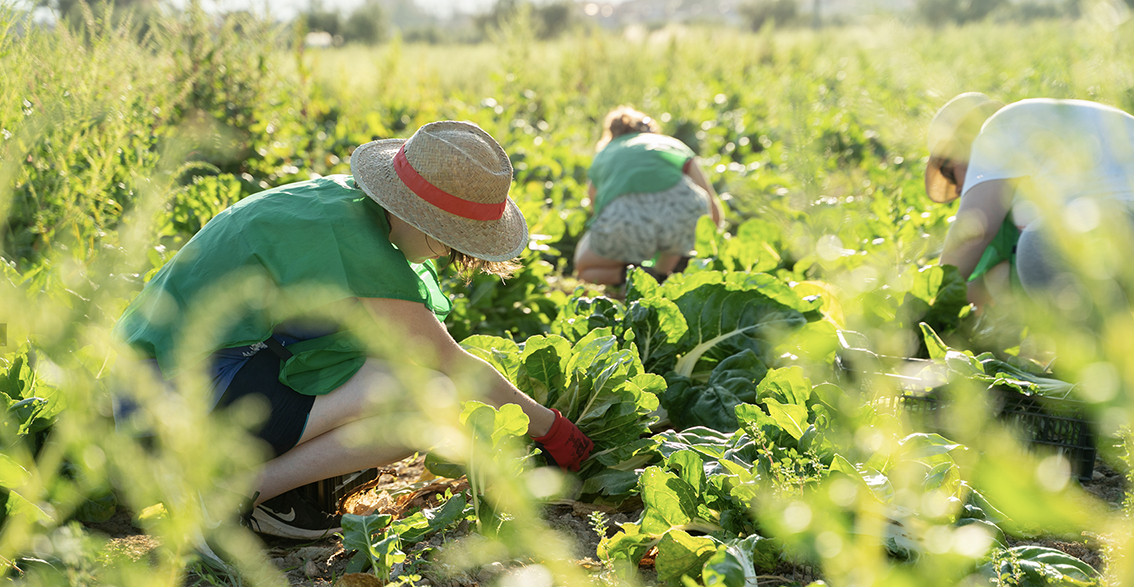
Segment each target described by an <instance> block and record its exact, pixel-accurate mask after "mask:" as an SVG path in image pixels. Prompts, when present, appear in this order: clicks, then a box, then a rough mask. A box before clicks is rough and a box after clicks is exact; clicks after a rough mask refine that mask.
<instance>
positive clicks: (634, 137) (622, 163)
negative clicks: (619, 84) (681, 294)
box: [575, 106, 724, 285]
mask: <svg viewBox="0 0 1134 587" xmlns="http://www.w3.org/2000/svg"><path fill="white" fill-rule="evenodd" d="M658 131H659V127H658V124H657V122H655V121H654V120H653V119H651V118H650V117H649V116H646V115H645V114H643V113H641V112H639V111H637V110H635V109H633V108H631V107H629V106H620V107H618V108H616V109H614V110H613V111H611V112H610V113H609V114H607V116H606V120H605V122H604V123H603V136H602V138H601V139H600V140H599V142H598V145H597V146H596V149H597V151H598V152H597V154H596V155H595V158H594V161H593V162H592V164H591V168H590V171H589V175H590V182H589V185H588V193H589V195H590V199H591V202H592V206H593V207H594V214H593V216H592V217H591V219H590V221H589V225H588V228H587V231H586V232H585V233H584V234H583V237H582V239H580V241H579V245H578V247H577V248H576V250H575V272H576V274H577V275H578V277H579V279H581V280H583V281H588V282H591V283H598V284H604V285H617V284H620V283H623V282H624V281H625V279H626V268H627V266H629V265H641V264H642V263H643V262H646V261H649V260H652V259H656V260H655V263H654V266H653V267H652V269H651V272H652V273H653V274H654V276H655V277H657V278H659V279H665V277H667V276H668V275H670V274H671V273H673V272H674V271H675V270H680V269H682V267H681V266H680V263H681V262H682V260H683V258H684V260H685V261H686V262H687V261H688V256H689V255H690V254H691V253H692V251H693V246H694V244H695V242H696V233H697V221H698V220H699V219H700V218H701V217H702V216H705V215H706V214H707V215H709V217H710V218H712V219H713V222H714V223H716V224H717V225H718V226H719V225H720V224H721V223H722V222H723V220H724V209H723V207H722V206H721V203H720V199H719V198H718V197H717V194H716V191H714V190H713V186H712V184H710V183H709V181H708V179H707V178H706V177H705V174H704V172H703V171H702V170H701V167H700V166H699V165H698V164H697V160H696V157H695V156H694V154H693V151H692V150H691V149H690V148H689V147H687V146H686V145H685V144H684V143H682V142H681V141H679V140H677V139H675V138H673V137H668V136H665V135H661V134H658Z"/></svg>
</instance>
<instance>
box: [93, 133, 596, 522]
mask: <svg viewBox="0 0 1134 587" xmlns="http://www.w3.org/2000/svg"><path fill="white" fill-rule="evenodd" d="M351 171H352V172H353V175H351V176H348V175H339V176H330V177H324V178H320V179H314V180H311V181H305V182H300V183H294V184H290V185H285V186H281V187H278V188H275V189H271V190H267V191H264V192H261V193H258V194H256V195H254V196H251V197H249V198H246V199H244V200H242V201H240V202H239V203H237V204H235V205H233V206H232V207H230V208H228V209H227V210H225V211H223V212H221V213H220V214H218V215H217V217H215V218H213V219H212V220H211V221H210V222H209V223H208V224H207V225H206V226H205V227H204V228H203V229H202V230H201V231H200V232H199V233H198V234H196V235H195V236H194V237H193V238H192V239H191V240H190V241H189V242H188V243H187V244H186V245H185V247H184V248H182V249H181V250H180V251H179V252H178V253H177V254H176V255H175V256H174V258H173V259H172V260H171V261H170V262H169V263H167V264H166V265H165V266H164V267H163V268H162V269H161V270H160V271H159V272H158V273H157V274H156V275H155V277H154V278H153V279H152V280H151V281H150V282H149V283H148V284H147V285H146V287H145V288H144V289H143V291H142V292H141V293H140V294H139V295H138V297H137V298H136V299H135V300H134V301H133V302H132V303H131V304H130V305H129V307H128V308H127V309H126V311H125V312H124V314H123V316H122V317H121V319H120V320H119V322H118V324H117V325H116V333H117V335H118V336H119V337H120V338H121V339H122V340H124V341H126V342H127V343H128V344H129V345H131V346H132V347H133V348H134V349H136V350H137V351H139V352H140V353H141V355H142V356H144V357H148V358H149V362H150V363H151V364H152V365H153V366H155V367H156V368H158V369H159V370H160V372H161V375H162V377H164V378H165V379H166V380H172V379H174V378H176V377H178V376H179V375H181V374H183V373H184V372H186V371H187V370H189V369H193V368H197V369H200V368H201V365H204V368H205V369H206V372H207V374H208V375H209V376H210V377H211V378H212V395H211V401H212V404H213V406H214V409H224V408H226V407H227V406H230V405H232V404H233V403H234V402H235V401H237V400H239V399H241V398H244V397H248V396H257V397H258V398H259V399H260V400H261V401H262V402H263V403H264V404H265V405H267V406H270V413H269V415H268V417H267V421H266V422H265V423H264V424H263V426H262V428H261V429H260V430H259V431H258V432H257V435H258V436H259V437H260V438H261V439H263V440H264V441H265V442H266V443H267V444H268V445H270V447H271V450H272V458H271V459H270V460H268V461H267V462H266V463H264V465H263V468H262V470H261V471H260V473H259V476H258V479H257V482H256V486H255V490H256V491H258V492H259V494H258V497H257V498H255V502H254V504H252V507H253V509H252V511H251V512H246V515H247V514H248V513H250V514H251V523H252V525H253V529H254V530H257V531H259V532H261V533H267V534H273V535H277V536H285V537H290V538H317V537H319V536H323V535H326V534H328V533H331V532H336V531H339V530H340V528H339V524H340V522H339V518H338V517H337V516H332V515H328V514H325V513H323V512H319V511H312V507H311V506H312V505H313V504H311V503H304V502H303V500H301V499H300V498H299V497H298V494H297V492H288V490H290V489H293V488H297V487H300V486H303V485H306V484H308V483H312V482H315V481H319V480H321V479H326V478H330V477H333V476H337V475H344V474H347V473H350V472H354V471H358V470H360V469H365V468H370V467H379V466H383V465H386V464H389V463H391V462H393V461H396V460H398V459H400V458H404V457H406V456H408V455H410V454H413V452H415V451H417V450H422V449H427V448H428V447H424V446H405V445H403V444H402V443H403V442H404V443H408V441H406V440H400V439H398V438H387V439H383V440H381V441H372V442H371V444H369V445H365V446H358V445H357V444H356V443H355V442H353V441H354V440H355V439H356V438H359V437H360V436H364V435H360V434H359V432H360V431H368V432H370V433H371V434H373V433H374V432H375V431H376V430H381V429H382V426H383V425H382V420H381V418H383V417H386V418H389V417H390V416H391V414H400V413H403V412H412V411H413V410H415V409H417V408H416V406H418V405H419V404H418V402H415V401H412V400H410V399H407V398H408V397H410V396H412V395H415V394H416V395H419V396H420V395H422V394H428V393H430V390H429V386H425V387H423V388H420V389H409V390H407V389H405V385H404V384H403V383H402V381H401V380H400V379H399V377H398V373H400V372H402V370H403V369H417V371H416V372H417V373H418V374H421V375H423V379H425V378H429V377H432V378H434V379H436V378H437V377H438V376H442V375H443V376H448V377H449V378H451V379H455V378H456V376H458V375H460V376H461V377H462V382H475V383H478V384H481V385H482V386H483V389H485V390H486V392H485V394H486V395H485V397H483V399H484V400H485V401H486V402H487V403H489V404H491V405H493V406H497V407H499V406H502V405H504V404H518V405H519V406H520V407H521V408H522V409H523V411H524V413H525V414H527V416H528V418H529V419H530V424H529V428H528V433H529V435H530V436H531V437H533V438H534V439H535V440H536V441H538V442H540V443H541V444H542V445H543V448H544V449H545V450H544V452H545V454H548V456H549V457H550V458H551V459H554V461H555V462H556V463H557V464H558V465H559V466H561V467H564V468H570V469H575V470H577V469H578V467H579V465H580V463H581V462H582V461H583V460H585V459H586V458H587V457H588V455H589V453H590V450H591V448H592V446H593V445H592V443H591V441H590V439H588V438H587V437H586V436H585V435H583V434H582V433H581V432H580V431H579V429H578V428H577V427H576V426H575V425H574V424H572V423H571V422H570V421H567V420H566V419H565V418H564V417H563V416H562V415H560V414H559V413H558V412H557V411H555V410H550V409H548V408H546V407H543V406H541V405H539V404H538V403H537V402H536V401H535V400H533V399H532V398H530V397H528V396H526V395H525V394H523V393H522V392H521V391H520V390H518V389H517V388H516V387H514V386H513V385H512V384H511V383H509V382H508V380H507V379H505V378H504V377H503V376H502V375H501V374H500V373H498V372H497V371H496V370H494V369H493V368H492V367H491V366H490V365H489V364H488V363H486V362H484V361H482V360H481V359H479V358H476V357H474V356H473V355H471V354H469V353H468V352H466V351H465V350H463V349H462V348H461V347H460V346H459V345H458V344H457V343H456V342H455V341H454V340H453V338H452V337H451V336H450V335H449V333H448V332H447V331H446V330H445V326H444V325H443V323H442V322H441V320H442V319H443V318H444V317H445V315H446V314H448V312H449V310H450V308H451V304H450V302H449V299H448V298H447V297H445V296H444V295H442V293H441V291H440V290H439V287H438V286H439V284H438V278H437V274H436V270H435V267H434V261H435V260H437V259H439V258H441V257H451V260H452V261H453V262H455V263H457V264H458V266H463V267H464V268H465V269H466V271H469V272H471V271H473V270H478V269H479V270H482V271H485V272H488V273H492V274H497V275H507V274H509V273H510V272H511V271H513V270H514V269H516V265H515V264H514V263H512V262H511V259H513V258H515V257H516V256H517V255H518V254H519V253H520V252H521V251H523V250H524V248H525V247H526V246H527V244H528V232H527V224H526V223H525V221H524V217H523V215H522V214H521V213H520V211H519V209H518V208H517V207H516V204H515V203H514V202H513V201H512V200H511V198H509V197H508V190H509V188H510V186H511V182H512V166H511V163H510V162H509V160H508V156H507V154H506V153H505V152H504V150H503V149H502V148H501V147H500V145H499V144H497V142H496V141H495V140H494V139H493V138H492V137H491V136H489V135H488V134H487V133H486V132H484V131H483V130H481V129H480V128H479V127H477V126H476V125H473V124H470V123H463V122H451V121H443V122H434V123H430V124H427V125H425V126H423V127H421V128H420V129H419V130H418V131H417V132H416V133H414V135H413V136H412V137H411V138H409V139H408V140H406V139H390V140H379V141H373V142H370V143H367V144H364V145H361V146H359V147H358V148H357V149H356V150H355V151H354V153H353V155H352V156H351ZM250 287H251V288H250ZM249 291H252V292H253V293H254V295H253V296H252V297H253V299H247V298H248V295H247V292H249ZM241 296H243V297H241ZM349 312H353V314H351V316H352V317H353V318H352V319H351V320H350V321H342V320H338V321H334V320H332V322H330V323H328V322H326V316H328V315H330V314H335V313H338V315H344V313H349ZM202 316H207V317H216V316H227V317H228V318H225V319H223V320H221V321H220V323H219V325H218V326H219V327H218V328H217V329H216V330H217V331H218V332H220V333H221V334H220V335H219V336H218V337H216V339H215V341H213V342H211V343H209V344H203V345H201V344H199V345H198V346H197V347H196V350H194V347H193V344H192V343H191V342H190V340H191V339H190V337H191V336H192V335H194V330H195V329H200V328H202V326H201V324H202V321H201V320H198V319H199V318H201V317H202ZM352 331H353V332H358V333H363V332H364V331H366V332H378V333H381V336H382V338H383V339H388V340H390V341H392V342H393V343H394V344H396V345H398V348H399V349H401V350H402V352H400V353H398V354H397V355H394V356H374V354H375V353H374V352H371V348H370V347H368V346H366V345H365V344H364V341H363V340H362V339H363V338H365V337H364V336H354V335H352V334H351V332H352ZM438 399H441V398H438ZM387 428H388V426H387ZM285 492H286V493H285ZM285 512H286V513H285Z"/></svg>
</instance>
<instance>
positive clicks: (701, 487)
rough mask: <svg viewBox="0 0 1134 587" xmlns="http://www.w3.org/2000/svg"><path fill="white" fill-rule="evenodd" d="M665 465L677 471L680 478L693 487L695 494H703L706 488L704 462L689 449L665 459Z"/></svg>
mask: <svg viewBox="0 0 1134 587" xmlns="http://www.w3.org/2000/svg"><path fill="white" fill-rule="evenodd" d="M665 464H666V466H667V467H669V468H671V469H674V470H676V471H677V473H678V475H680V476H681V479H682V480H684V481H685V482H686V483H688V484H689V486H690V487H692V488H693V491H694V492H695V493H696V494H697V495H704V493H705V488H706V481H705V462H704V461H703V460H701V457H700V456H698V455H697V453H695V452H693V451H691V450H682V451H679V452H676V453H674V454H672V455H670V456H668V457H666V459H665Z"/></svg>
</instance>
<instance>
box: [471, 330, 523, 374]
mask: <svg viewBox="0 0 1134 587" xmlns="http://www.w3.org/2000/svg"><path fill="white" fill-rule="evenodd" d="M461 348H463V349H465V350H466V351H468V352H469V353H471V354H473V355H475V356H477V357H480V358H481V359H484V360H485V361H487V362H488V364H489V365H492V366H493V367H494V368H495V369H496V370H497V371H499V372H500V374H501V375H503V376H504V377H506V378H507V379H508V381H511V382H513V383H515V381H516V371H517V370H518V369H519V366H520V347H519V345H517V344H516V343H515V342H513V341H511V340H508V339H507V338H500V337H499V336H488V335H485V334H475V335H473V336H470V337H468V338H466V339H464V340H462V341H461Z"/></svg>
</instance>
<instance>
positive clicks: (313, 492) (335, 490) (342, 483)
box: [299, 469, 378, 512]
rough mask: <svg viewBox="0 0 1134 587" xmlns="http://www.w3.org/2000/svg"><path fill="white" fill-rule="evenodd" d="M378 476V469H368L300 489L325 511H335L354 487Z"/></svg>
mask: <svg viewBox="0 0 1134 587" xmlns="http://www.w3.org/2000/svg"><path fill="white" fill-rule="evenodd" d="M377 476H378V469H366V470H364V471H357V472H354V473H351V474H350V475H340V476H338V477H331V478H330V479H323V480H322V481H316V482H315V483H309V484H307V485H304V486H303V487H300V488H299V491H300V492H301V493H303V494H304V495H306V496H307V497H310V498H311V499H314V500H315V501H316V502H317V503H318V504H319V505H321V506H322V507H323V511H325V512H335V511H337V510H338V509H339V500H340V499H342V498H343V497H344V496H346V495H347V494H349V493H350V492H351V490H352V489H354V488H356V487H359V486H360V485H362V484H364V483H367V482H370V481H373V480H374V479H375V478H376V477H377Z"/></svg>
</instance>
